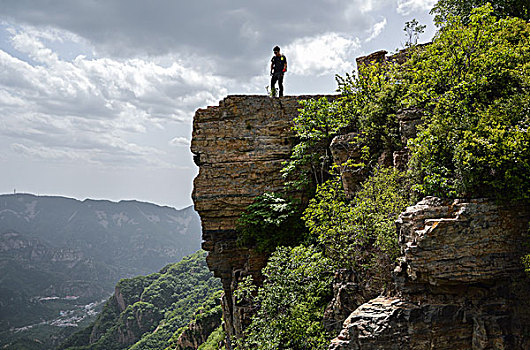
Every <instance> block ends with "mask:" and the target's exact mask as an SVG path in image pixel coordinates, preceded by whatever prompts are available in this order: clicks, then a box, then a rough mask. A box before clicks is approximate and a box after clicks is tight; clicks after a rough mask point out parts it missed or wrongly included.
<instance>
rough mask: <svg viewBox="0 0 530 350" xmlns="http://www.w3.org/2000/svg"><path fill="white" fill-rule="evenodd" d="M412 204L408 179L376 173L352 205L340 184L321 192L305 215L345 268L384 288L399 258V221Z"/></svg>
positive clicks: (385, 171) (394, 173) (326, 186)
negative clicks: (397, 223) (396, 222)
mask: <svg viewBox="0 0 530 350" xmlns="http://www.w3.org/2000/svg"><path fill="white" fill-rule="evenodd" d="M410 204H412V201H411V191H410V185H409V183H408V179H407V177H406V174H404V173H402V172H399V171H398V170H396V169H394V168H376V169H375V171H374V174H373V175H372V176H370V177H369V178H368V179H367V180H366V181H365V182H364V183H363V184H362V185H361V188H360V189H359V191H357V192H356V194H355V196H354V198H353V199H352V200H347V199H346V198H345V194H344V190H343V189H342V182H341V181H340V178H335V179H332V180H329V181H327V182H326V183H325V184H324V185H322V186H319V188H318V190H317V193H316V195H315V197H314V198H313V199H312V200H311V201H310V203H309V206H308V207H307V209H306V210H305V212H304V216H303V219H304V220H305V222H306V225H307V227H308V228H309V232H310V234H311V235H313V236H316V237H318V241H319V243H320V244H321V246H322V247H323V249H324V251H325V252H326V255H327V256H328V257H330V258H331V259H333V261H335V264H336V265H338V266H339V267H341V268H352V269H355V270H357V271H358V272H363V274H364V275H365V276H366V277H368V276H370V278H371V279H372V281H373V285H376V286H378V287H381V286H383V285H384V284H385V283H386V282H388V281H389V280H390V272H391V271H392V266H393V264H394V262H395V259H396V258H397V256H398V254H399V247H398V244H397V232H396V228H395V223H394V222H395V220H396V219H397V217H398V215H399V213H401V212H402V211H403V210H404V209H405V208H406V207H407V206H408V205H410Z"/></svg>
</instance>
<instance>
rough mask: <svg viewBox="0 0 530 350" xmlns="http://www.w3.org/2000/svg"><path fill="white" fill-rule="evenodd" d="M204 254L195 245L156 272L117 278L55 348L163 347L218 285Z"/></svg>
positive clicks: (217, 288)
mask: <svg viewBox="0 0 530 350" xmlns="http://www.w3.org/2000/svg"><path fill="white" fill-rule="evenodd" d="M205 257H206V253H205V252H203V251H199V252H197V253H195V254H193V255H191V256H189V257H186V258H184V259H183V260H182V261H180V262H178V263H175V264H171V265H168V266H166V267H165V268H164V269H162V270H161V271H160V272H159V273H155V274H151V275H149V276H139V277H136V278H132V279H124V280H121V281H120V282H119V283H118V285H117V286H116V294H115V295H114V296H113V297H112V298H111V299H110V300H109V301H108V302H107V304H106V306H105V308H104V310H103V311H102V313H101V314H100V315H99V316H98V318H97V320H96V321H95V322H94V324H92V325H91V326H90V327H88V328H86V329H84V330H81V331H80V332H78V333H76V334H74V335H73V336H72V337H70V338H69V339H68V340H67V341H66V342H65V343H64V344H63V346H62V347H61V348H62V349H69V350H81V349H83V350H88V349H90V350H98V349H101V350H121V349H134V350H139V349H146V350H147V349H165V348H166V347H167V346H169V345H170V343H169V341H170V339H171V338H172V337H173V336H174V334H175V333H178V332H182V330H183V329H184V326H185V325H187V324H188V323H189V322H190V320H191V319H192V318H193V315H194V312H195V310H196V309H197V308H198V307H200V306H201V305H202V304H203V303H204V302H205V301H207V300H209V299H211V298H212V297H213V295H214V294H215V293H216V292H217V291H219V290H220V288H221V286H220V283H219V280H217V279H216V278H214V277H213V275H212V273H211V272H210V271H209V269H208V267H207V266H206V259H205ZM155 329H157V331H156V332H153V331H154V330H155Z"/></svg>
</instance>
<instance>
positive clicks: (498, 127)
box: [403, 6, 530, 199]
mask: <svg viewBox="0 0 530 350" xmlns="http://www.w3.org/2000/svg"><path fill="white" fill-rule="evenodd" d="M403 80H404V82H405V84H406V85H407V93H406V96H405V97H404V102H405V103H406V104H408V105H409V106H420V107H422V108H423V109H424V110H425V111H426V116H425V118H424V119H425V124H424V127H423V128H421V131H420V132H419V134H418V138H417V139H415V140H414V142H413V143H412V144H411V145H410V146H411V149H412V161H411V164H410V166H411V169H412V171H413V173H414V176H415V177H416V181H417V182H418V185H417V186H416V189H417V190H418V191H419V192H420V193H421V194H423V195H436V196H441V197H497V198H502V199H519V198H529V197H530V131H529V126H530V24H528V23H526V22H524V21H523V20H520V19H517V18H506V19H501V20H497V19H496V18H495V17H494V16H493V15H492V9H491V6H486V7H483V8H478V9H475V10H473V13H472V15H471V16H470V19H469V24H464V23H463V22H462V20H461V19H459V18H453V19H452V20H451V21H450V22H449V23H448V24H447V26H445V27H444V29H443V30H442V31H440V32H439V34H438V35H437V36H436V37H435V40H434V41H433V43H432V45H430V46H429V47H427V48H426V49H425V50H423V51H421V52H419V53H418V54H416V55H414V56H413V57H412V58H411V59H410V60H409V61H408V62H407V63H406V64H405V66H404V79H403Z"/></svg>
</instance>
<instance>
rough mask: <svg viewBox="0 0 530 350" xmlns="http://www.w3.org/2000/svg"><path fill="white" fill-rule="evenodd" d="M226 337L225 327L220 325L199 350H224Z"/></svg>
mask: <svg viewBox="0 0 530 350" xmlns="http://www.w3.org/2000/svg"><path fill="white" fill-rule="evenodd" d="M225 337H226V334H225V332H224V331H223V327H222V326H219V327H218V328H217V329H216V330H215V331H213V332H212V333H211V334H210V336H209V337H208V340H207V341H206V342H205V343H203V344H201V346H199V348H198V349H197V350H223V349H225V347H224V346H223V345H222V344H224V340H225Z"/></svg>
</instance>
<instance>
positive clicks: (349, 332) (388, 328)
mask: <svg viewBox="0 0 530 350" xmlns="http://www.w3.org/2000/svg"><path fill="white" fill-rule="evenodd" d="M378 57H379V56H378ZM387 60H388V59H387ZM308 97H309V96H298V97H284V98H280V99H271V98H269V97H266V96H229V97H227V98H226V99H224V100H223V101H221V102H220V104H219V106H217V107H208V108H207V109H201V110H198V111H197V113H196V115H195V119H194V131H193V141H192V151H193V153H194V154H195V160H196V163H197V164H198V165H199V166H200V172H199V175H198V176H197V178H196V179H195V186H194V192H193V198H194V202H195V208H196V210H197V211H198V212H199V214H200V216H201V219H202V225H203V240H204V242H203V248H204V249H205V250H207V251H208V252H209V256H208V265H209V267H210V269H211V270H213V271H214V273H215V275H216V276H218V277H220V278H221V280H222V283H223V289H224V292H225V294H224V297H223V301H222V307H223V317H224V321H225V324H224V325H225V330H226V333H227V335H228V337H229V338H228V342H229V343H230V338H232V339H233V337H237V336H239V335H241V332H242V330H243V329H244V327H245V326H246V325H247V323H248V322H249V319H250V317H249V315H251V313H252V312H251V311H252V308H251V305H246V304H236V302H235V300H234V298H233V291H234V289H235V288H236V287H237V284H238V283H239V282H240V281H241V279H242V278H244V277H245V276H248V275H252V276H253V278H254V280H255V281H257V283H260V282H261V280H262V275H261V269H262V268H263V267H264V266H265V264H266V261H267V255H266V254H263V253H259V252H256V251H255V250H253V249H252V248H251V247H241V246H238V245H237V233H236V231H235V228H236V221H237V219H238V218H239V216H240V214H241V213H242V212H243V211H244V210H245V208H246V207H247V206H248V205H249V204H251V203H252V201H253V199H254V197H256V196H257V195H260V194H262V193H263V192H267V191H277V190H278V189H280V188H281V187H282V185H283V179H282V178H281V175H280V169H281V168H282V162H283V161H285V160H286V159H288V157H289V154H290V151H291V147H292V145H293V141H294V139H293V134H292V132H291V131H290V127H291V123H292V119H293V117H294V116H296V115H297V113H298V101H299V100H301V99H305V98H308ZM421 116H422V112H421V111H419V110H403V111H400V112H399V113H398V115H397V119H398V122H399V126H400V128H399V132H400V137H401V138H402V139H401V141H402V143H403V145H404V146H405V145H406V143H407V142H408V140H409V139H411V138H413V137H414V136H415V135H416V130H417V127H418V125H420V124H421V122H422V121H421ZM356 135H357V134H355V133H349V134H344V135H340V136H338V137H336V138H335V139H334V140H333V142H332V144H331V147H330V148H331V150H332V153H333V158H334V162H335V163H337V164H340V163H343V162H345V161H347V160H352V161H353V162H356V161H359V160H360V157H361V152H360V147H359V145H358V144H357V142H356ZM382 154H383V156H382V157H381V158H380V159H379V161H380V163H382V164H385V165H393V166H395V167H397V168H401V169H404V168H405V166H406V163H407V161H408V158H409V152H408V150H407V149H406V147H405V148H403V149H402V150H399V151H397V152H394V153H393V154H392V152H386V153H385V152H384V151H383V150H382ZM365 176H366V174H362V172H354V171H353V172H349V173H348V172H347V171H345V172H342V177H343V183H344V187H345V189H346V191H347V192H348V194H349V195H350V196H351V195H352V194H353V193H354V191H355V189H356V188H357V186H358V185H359V183H360V181H362V180H363V179H364V177H365ZM529 220H530V206H529V205H528V203H522V204H521V203H520V204H519V205H512V206H508V205H500V204H496V203H494V202H491V201H488V200H469V201H462V200H456V201H446V200H441V199H438V198H426V199H424V200H423V201H421V202H419V203H418V204H417V205H415V206H412V207H410V208H408V209H407V210H406V211H405V212H404V213H402V214H401V216H400V218H399V220H398V230H399V240H400V241H399V243H400V246H401V250H402V257H401V259H400V261H399V265H398V266H397V268H396V270H395V272H394V276H395V288H394V289H392V290H393V292H392V294H391V296H380V297H378V298H375V299H372V300H369V301H367V302H366V300H367V299H368V298H371V297H373V295H370V296H368V295H366V293H365V291H364V289H365V288H364V285H363V283H364V282H365V281H359V280H358V278H357V277H356V276H355V275H354V274H352V273H351V272H347V271H342V272H339V273H338V274H337V276H336V280H335V282H334V290H335V298H334V299H333V301H332V303H331V304H330V305H329V306H328V308H327V310H326V315H325V324H326V327H327V329H329V330H332V331H335V330H337V327H336V326H337V324H341V322H342V320H344V319H345V318H346V317H347V319H346V321H345V322H344V327H343V328H342V331H341V332H340V335H339V336H338V337H337V338H336V339H334V340H333V343H332V345H331V347H330V349H334V350H338V349H374V350H375V349H378V350H379V349H400V350H401V349H403V350H407V349H414V350H420V349H451V350H460V349H515V350H527V349H530V337H528V334H530V333H529V332H530V327H529V325H530V298H528V295H529V294H530V285H529V282H528V279H525V278H524V277H523V275H524V272H523V269H522V266H521V264H520V262H519V257H520V255H521V253H522V244H521V243H522V240H523V235H524V234H525V233H526V232H527V230H528V222H529ZM352 311H353V312H352ZM348 315H349V317H348Z"/></svg>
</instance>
